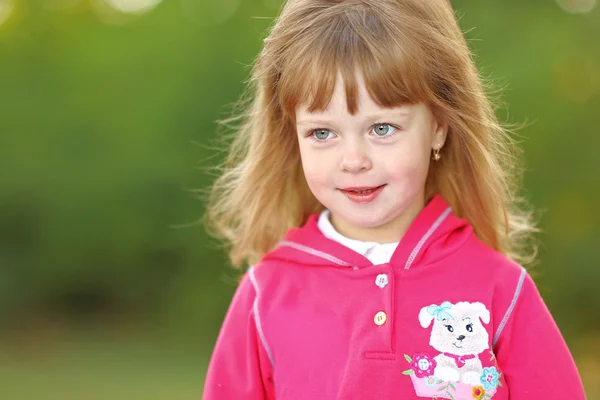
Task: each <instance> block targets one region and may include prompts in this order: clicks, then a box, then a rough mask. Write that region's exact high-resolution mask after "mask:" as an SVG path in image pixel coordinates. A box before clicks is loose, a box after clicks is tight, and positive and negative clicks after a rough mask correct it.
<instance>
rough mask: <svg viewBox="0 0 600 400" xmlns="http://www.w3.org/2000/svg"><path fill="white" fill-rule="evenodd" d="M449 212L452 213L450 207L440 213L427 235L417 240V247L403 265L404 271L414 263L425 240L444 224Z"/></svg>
mask: <svg viewBox="0 0 600 400" xmlns="http://www.w3.org/2000/svg"><path fill="white" fill-rule="evenodd" d="M451 212H452V207H448V208H446V210H445V211H444V212H443V213H442V215H440V216H439V217H438V219H436V220H435V222H434V223H433V225H431V228H429V230H428V231H427V233H425V235H423V237H422V238H421V240H419V243H417V245H416V246H415V248H414V249H413V251H412V253H410V256H409V257H408V260H406V264H405V265H404V269H410V266H411V265H412V263H413V262H414V261H415V258H416V257H417V254H419V251H421V247H423V245H424V244H425V242H426V241H427V239H429V237H430V236H431V235H433V232H435V230H436V229H437V228H438V227H439V226H440V225H441V224H442V222H444V220H445V219H446V217H448V215H449V214H450V213H451Z"/></svg>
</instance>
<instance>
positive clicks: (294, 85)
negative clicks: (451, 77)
mask: <svg viewBox="0 0 600 400" xmlns="http://www.w3.org/2000/svg"><path fill="white" fill-rule="evenodd" d="M399 29H401V28H399V27H398V26H397V24H392V23H391V21H386V20H385V18H384V17H383V16H381V15H377V14H376V12H375V11H374V10H373V9H372V8H369V7H354V8H352V9H345V10H343V12H338V13H329V14H326V13H324V14H321V15H320V16H318V17H317V18H315V21H314V23H313V24H311V26H310V30H306V31H304V32H302V33H301V34H300V35H299V36H298V39H297V40H296V41H295V42H293V43H292V44H291V45H290V46H289V47H288V49H287V51H286V52H285V54H282V59H281V64H280V79H279V82H278V88H277V91H278V97H279V104H280V105H281V107H282V109H283V111H284V112H285V113H287V114H288V115H290V116H294V115H295V112H296V109H297V108H298V107H299V106H301V105H305V106H307V108H308V111H309V112H315V111H323V110H325V109H326V108H327V106H328V105H329V102H330V100H331V98H332V96H333V92H334V89H335V85H336V82H337V79H338V76H339V75H341V78H342V81H343V84H344V89H345V94H346V103H347V108H348V111H349V112H350V113H351V114H355V113H356V112H357V111H358V104H357V99H358V80H357V76H358V74H362V77H363V79H364V82H365V86H366V89H367V92H368V93H369V95H370V96H371V98H372V99H373V101H374V102H375V103H377V104H378V105H379V106H380V107H384V108H390V107H396V106H400V105H404V104H414V103H418V102H421V101H427V100H428V98H429V97H430V94H431V91H430V90H429V85H428V81H427V80H428V79H427V72H426V71H427V68H426V67H425V66H426V62H425V60H423V59H422V58H423V55H422V51H419V49H418V48H417V46H416V45H415V44H412V43H410V42H409V38H408V37H407V35H406V34H402V32H400V34H399V32H398V30H399ZM394 38H396V39H394ZM397 38H403V39H404V40H403V41H399V40H398V39H397Z"/></svg>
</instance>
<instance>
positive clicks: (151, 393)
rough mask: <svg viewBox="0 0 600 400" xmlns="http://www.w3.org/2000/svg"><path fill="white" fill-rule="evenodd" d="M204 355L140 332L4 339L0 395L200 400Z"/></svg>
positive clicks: (27, 399)
mask: <svg viewBox="0 0 600 400" xmlns="http://www.w3.org/2000/svg"><path fill="white" fill-rule="evenodd" d="M207 357H208V355H206V354H203V352H202V351H201V350H199V349H198V346H192V345H189V346H186V345H185V344H183V343H178V342H176V341H175V340H166V339H164V338H162V339H158V338H152V337H143V336H141V335H128V336H126V337H107V336H104V337H99V336H97V335H94V336H92V335H89V336H88V335H70V336H69V337H60V338H54V339H52V340H48V339H47V338H45V339H43V340H42V343H40V342H39V341H31V340H25V341H21V340H16V341H10V342H6V341H5V342H4V343H3V344H2V345H0V399H3V400H34V399H35V400H71V399H72V400H75V399H77V400H108V399H110V400H136V399H140V400H141V399H143V400H159V399H160V400H165V399H181V400H187V399H190V400H191V399H194V400H199V399H200V398H201V396H202V387H203V380H204V375H205V373H206V363H207Z"/></svg>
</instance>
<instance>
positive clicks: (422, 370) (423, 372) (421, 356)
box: [410, 353, 437, 378]
mask: <svg viewBox="0 0 600 400" xmlns="http://www.w3.org/2000/svg"><path fill="white" fill-rule="evenodd" d="M436 365H437V363H436V361H435V360H434V359H433V358H431V356H430V355H429V354H427V353H418V354H415V355H414V356H413V359H412V362H411V363H410V366H411V367H412V369H413V371H415V375H416V376H417V378H425V377H428V376H431V375H433V370H434V369H435V366H436Z"/></svg>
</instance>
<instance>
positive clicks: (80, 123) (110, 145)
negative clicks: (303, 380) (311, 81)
mask: <svg viewBox="0 0 600 400" xmlns="http://www.w3.org/2000/svg"><path fill="white" fill-rule="evenodd" d="M453 4H454V6H455V8H456V9H457V11H458V14H459V16H460V24H461V26H462V28H463V30H464V31H467V38H468V40H469V42H470V45H471V46H472V48H473V50H474V52H475V54H476V55H477V63H478V65H479V67H480V68H481V70H482V72H483V75H484V76H486V77H488V78H491V79H493V81H494V82H495V84H496V86H497V87H502V88H503V89H504V96H503V101H504V102H505V103H506V104H507V105H508V109H506V108H504V109H501V110H499V116H500V118H501V119H502V120H504V121H507V122H511V123H526V127H525V128H523V129H521V130H520V131H519V135H520V138H519V140H520V142H521V144H522V147H523V148H524V149H525V161H526V167H527V172H526V174H525V179H524V180H525V188H526V190H525V191H524V194H525V196H526V197H527V198H529V199H530V201H531V202H532V203H533V204H534V205H535V206H536V208H537V209H538V211H539V215H540V217H541V227H542V228H543V230H544V232H543V234H542V236H541V238H542V241H543V243H544V245H543V247H542V248H541V253H540V260H541V262H540V264H539V265H538V266H537V267H535V270H534V272H533V274H534V276H535V277H536V280H537V283H538V285H539V288H540V291H541V292H542V294H543V296H544V298H545V299H546V302H547V304H548V306H549V308H550V309H551V311H552V312H553V314H554V317H555V319H556V321H557V323H558V324H559V326H560V328H561V330H562V332H563V334H564V335H565V337H566V339H567V342H568V344H569V346H570V348H571V350H572V352H573V354H574V356H575V358H576V361H577V364H578V367H579V369H580V372H581V374H582V377H583V379H584V383H585V386H586V391H587V393H588V396H589V398H590V399H600V335H599V334H598V333H599V332H600V318H598V317H599V316H600V288H599V284H600V268H599V261H598V260H600V217H599V213H598V212H597V208H596V207H597V203H598V199H599V198H600V196H599V195H600V184H599V182H600V179H599V178H598V174H599V172H600V157H598V151H599V149H600V135H598V128H597V127H598V124H599V121H598V115H599V112H600V6H596V1H595V0H556V1H551V0H547V1H534V0H528V1H509V0H495V1H482V0H456V1H453ZM280 5H281V0H244V1H241V0H218V1H208V0H162V1H161V0H136V1H134V0H37V1H34V0H0V399H2V400H5V399H6V400H29V399H49V400H53V399H57V400H58V399H60V400H68V399H85V400H97V399H115V400H120V399H123V400H124V399H127V400H132V399H148V400H154V399H174V398H177V399H199V398H200V397H201V394H202V387H203V379H204V374H205V372H206V366H207V363H208V360H209V357H210V352H211V349H212V346H213V344H214V341H215V338H216V335H217V333H218V329H219V326H220V323H221V321H222V318H223V315H224V312H225V310H226V308H227V305H228V304H229V301H230V298H231V295H232V293H233V291H234V289H235V282H236V276H237V272H236V271H233V270H231V269H230V268H228V267H227V263H226V262H225V257H224V254H223V253H222V251H220V250H219V246H218V244H217V243H215V242H214V241H213V240H211V239H209V238H208V237H207V235H206V234H205V232H204V229H203V227H202V225H199V224H197V221H198V220H199V219H200V218H201V216H202V213H203V210H204V205H203V203H202V201H201V199H199V198H198V196H197V193H195V192H194V191H195V190H197V189H203V188H206V187H207V186H208V184H209V182H210V181H211V180H212V177H211V176H210V174H208V173H207V172H206V169H207V168H209V167H211V166H214V165H215V164H217V163H218V162H219V160H220V157H221V155H220V154H219V153H218V152H216V151H215V150H214V149H212V148H211V145H212V144H214V141H215V139H217V138H218V135H217V133H216V132H217V129H216V128H217V126H216V124H215V121H216V120H217V119H219V118H223V117H225V116H227V115H228V112H229V110H230V108H231V107H230V105H231V104H232V103H233V102H234V101H235V100H236V99H237V98H238V96H239V95H240V94H241V92H242V91H243V88H244V85H243V81H244V80H245V79H246V78H247V77H248V73H249V65H250V64H251V63H252V60H253V58H254V57H255V55H256V54H257V52H258V51H259V49H260V45H261V40H262V38H263V37H264V32H265V30H266V29H267V28H268V26H269V25H270V24H271V22H272V20H273V17H274V16H275V15H276V14H277V12H278V9H279V7H280ZM532 334H535V333H534V332H532Z"/></svg>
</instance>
